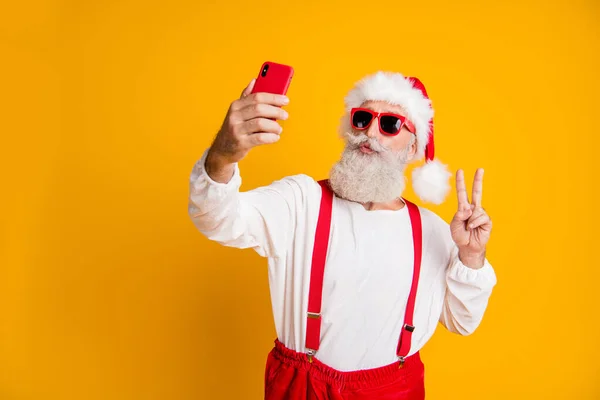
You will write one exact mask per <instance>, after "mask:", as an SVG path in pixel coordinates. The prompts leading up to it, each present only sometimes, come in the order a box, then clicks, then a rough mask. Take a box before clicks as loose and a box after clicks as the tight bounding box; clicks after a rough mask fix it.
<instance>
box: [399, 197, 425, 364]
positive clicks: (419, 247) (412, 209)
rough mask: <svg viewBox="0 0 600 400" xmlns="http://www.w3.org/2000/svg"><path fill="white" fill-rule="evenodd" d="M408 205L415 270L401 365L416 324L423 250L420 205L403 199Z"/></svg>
mask: <svg viewBox="0 0 600 400" xmlns="http://www.w3.org/2000/svg"><path fill="white" fill-rule="evenodd" d="M403 200H404V202H405V203H406V205H407V206H408V215H409V216H410V225H411V227H412V236H413V248H414V270H413V278H412V285H411V287H410V293H409V295H408V302H407V303H406V312H405V313H404V324H402V331H401V332H400V341H399V342H398V349H397V352H396V354H397V355H398V360H400V366H402V365H403V364H404V359H405V358H406V356H407V355H408V352H409V351H410V344H411V338H412V334H413V331H414V330H415V326H414V325H413V315H414V313H415V300H416V299H417V287H418V286H419V274H420V273H421V256H422V252H423V229H422V226H421V213H420V212H419V207H417V206H416V205H415V204H413V203H411V202H410V201H408V200H406V199H403Z"/></svg>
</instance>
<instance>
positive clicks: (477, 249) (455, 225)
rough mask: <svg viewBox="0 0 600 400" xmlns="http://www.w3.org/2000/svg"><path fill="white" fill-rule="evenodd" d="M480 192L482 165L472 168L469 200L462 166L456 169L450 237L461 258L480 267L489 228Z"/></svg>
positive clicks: (488, 235) (490, 228) (488, 237)
mask: <svg viewBox="0 0 600 400" xmlns="http://www.w3.org/2000/svg"><path fill="white" fill-rule="evenodd" d="M482 194H483V169H481V168H480V169H478V170H477V172H475V179H474V181H473V194H472V195H471V202H470V203H469V198H468V196H467V188H466V186H465V177H464V173H463V171H462V170H458V171H457V172H456V195H457V197H458V211H457V212H456V214H454V218H453V219H452V221H451V222H450V232H451V233H452V240H454V243H456V246H457V247H458V250H459V252H458V254H459V258H460V260H461V262H462V263H463V264H465V265H466V266H467V267H470V268H474V269H477V268H481V267H482V266H483V264H484V261H485V250H486V246H487V242H488V241H489V239H490V233H491V231H492V220H491V219H490V217H489V215H488V214H487V213H486V211H485V210H484V209H483V207H482V205H481V198H482Z"/></svg>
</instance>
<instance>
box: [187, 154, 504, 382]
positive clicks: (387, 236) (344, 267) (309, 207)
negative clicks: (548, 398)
mask: <svg viewBox="0 0 600 400" xmlns="http://www.w3.org/2000/svg"><path fill="white" fill-rule="evenodd" d="M205 158H206V152H205V153H204V156H203V157H202V158H201V159H200V161H198V162H197V163H196V165H195V166H194V168H193V171H192V174H191V177H190V199H189V214H190V217H191V218H192V221H193V222H194V224H195V226H196V227H197V228H198V229H199V230H200V231H201V232H202V233H203V234H204V235H206V236H207V237H208V238H209V239H211V240H214V241H216V242H219V243H221V244H223V245H226V246H231V247H237V248H253V249H254V250H256V252H258V254H260V255H261V256H264V257H267V258H268V264H269V285H270V291H271V302H272V308H273V317H274V319H275V327H276V331H277V337H278V339H279V340H280V341H281V342H282V343H283V344H284V345H285V346H286V347H288V348H289V349H292V350H295V351H299V352H305V351H306V349H305V335H306V312H307V305H308V288H309V282H310V270H311V261H312V251H313V245H314V237H315V231H316V226H317V218H318V215H319V207H320V202H321V187H320V186H319V184H318V183H317V182H316V181H315V180H314V179H312V178H310V177H308V176H306V175H297V176H291V177H287V178H284V179H282V180H279V181H276V182H273V183H272V184H271V185H269V186H266V187H261V188H257V189H254V190H250V191H247V192H240V191H239V188H240V185H241V177H240V173H239V168H238V166H237V165H236V167H235V174H234V176H233V178H232V179H231V180H230V181H229V182H228V183H227V184H222V183H217V182H215V181H213V180H212V179H211V178H210V177H209V176H208V175H207V173H206V171H205V169H204V161H205ZM419 209H420V212H421V218H422V225H423V258H422V264H421V275H420V279H419V288H418V291H417V299H416V305H415V314H414V326H415V331H414V333H413V335H412V343H411V350H410V352H409V356H410V355H412V354H414V353H415V352H417V351H419V350H420V349H421V348H422V347H423V346H424V345H425V343H426V342H427V341H428V340H429V338H430V337H431V336H432V335H433V333H434V331H435V329H436V327H437V325H438V322H441V323H442V324H443V325H444V326H445V327H446V328H447V329H449V330H450V331H452V332H456V333H459V334H462V335H468V334H470V333H472V332H473V331H474V330H475V329H476V328H477V326H478V325H479V323H480V322H481V319H482V317H483V314H484V311H485V309H486V307H487V303H488V299H489V297H490V295H491V292H492V288H493V287H494V285H495V284H496V276H495V273H494V270H493V268H492V266H491V265H490V264H489V262H488V261H487V260H486V261H485V265H484V267H483V268H481V269H478V270H475V269H471V268H468V267H466V266H465V265H463V264H462V263H461V262H460V260H459V259H458V250H457V248H456V246H455V244H454V242H453V241H452V238H451V235H450V230H449V226H448V224H447V223H446V222H445V221H443V220H442V219H441V218H440V217H438V216H437V215H436V214H434V213H433V212H431V211H429V210H427V209H425V208H422V207H419ZM412 246H413V240H412V230H411V223H410V219H409V215H408V207H406V206H405V207H403V208H402V209H400V210H397V211H390V210H378V211H367V210H366V209H365V208H364V207H363V206H362V205H361V204H359V203H354V202H350V201H346V200H343V199H340V198H338V197H334V200H333V211H332V221H331V233H330V240H329V249H328V252H327V261H326V265H325V276H324V286H323V302H322V304H323V306H322V310H321V314H322V325H321V345H320V349H319V351H318V353H317V355H316V357H317V358H318V359H319V360H320V361H322V362H323V363H325V364H327V365H329V366H330V367H332V368H335V369H337V370H340V371H356V370H361V369H368V368H377V367H381V366H384V365H388V364H391V363H393V362H395V361H397V357H396V347H397V345H398V339H399V337H400V330H401V327H402V324H403V321H404V313H405V309H406V302H407V300H408V294H409V291H410V286H411V280H412V275H413V247H412Z"/></svg>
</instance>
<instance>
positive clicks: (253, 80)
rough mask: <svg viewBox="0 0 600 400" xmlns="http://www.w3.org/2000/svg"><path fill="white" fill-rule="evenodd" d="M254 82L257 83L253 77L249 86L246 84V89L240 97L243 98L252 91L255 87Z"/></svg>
mask: <svg viewBox="0 0 600 400" xmlns="http://www.w3.org/2000/svg"><path fill="white" fill-rule="evenodd" d="M254 83H256V79H252V80H251V81H250V83H249V84H248V86H246V89H244V91H243V92H242V95H241V96H240V99H243V98H244V97H246V96H248V95H249V94H250V93H252V89H254Z"/></svg>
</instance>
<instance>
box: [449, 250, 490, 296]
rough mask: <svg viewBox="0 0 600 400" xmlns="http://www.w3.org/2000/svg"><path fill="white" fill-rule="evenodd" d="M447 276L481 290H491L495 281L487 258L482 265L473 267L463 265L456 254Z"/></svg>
mask: <svg viewBox="0 0 600 400" xmlns="http://www.w3.org/2000/svg"><path fill="white" fill-rule="evenodd" d="M448 278H450V279H452V280H454V281H456V282H460V283H463V284H465V285H469V286H474V287H478V288H480V289H482V290H491V289H492V288H493V287H494V286H495V285H496V283H497V279H496V273H495V272H494V268H493V267H492V265H491V264H490V263H489V262H488V260H487V258H486V259H485V261H484V265H483V267H481V268H479V269H473V268H469V267H467V266H466V265H464V264H463V263H462V262H461V261H460V258H459V257H458V254H457V255H456V256H455V257H454V262H453V263H452V265H451V266H450V268H449V270H448Z"/></svg>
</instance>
